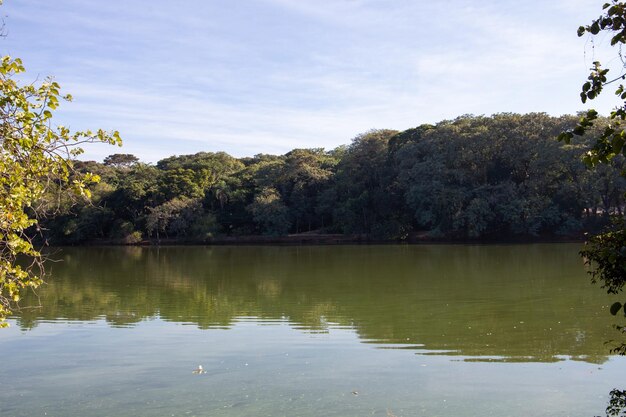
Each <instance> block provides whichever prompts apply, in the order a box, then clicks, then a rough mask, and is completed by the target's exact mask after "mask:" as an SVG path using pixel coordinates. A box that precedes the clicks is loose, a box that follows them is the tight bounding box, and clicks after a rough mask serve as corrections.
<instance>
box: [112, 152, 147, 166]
mask: <svg viewBox="0 0 626 417" xmlns="http://www.w3.org/2000/svg"><path fill="white" fill-rule="evenodd" d="M103 162H104V165H112V166H114V167H117V168H127V167H131V166H133V165H134V164H136V163H137V162H139V158H137V157H136V156H135V155H132V154H129V153H116V154H113V155H109V156H107V157H106V158H104V161H103Z"/></svg>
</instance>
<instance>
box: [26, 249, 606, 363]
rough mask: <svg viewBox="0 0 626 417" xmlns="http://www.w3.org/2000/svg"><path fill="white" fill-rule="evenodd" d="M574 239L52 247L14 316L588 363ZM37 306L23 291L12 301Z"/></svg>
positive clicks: (585, 305)
mask: <svg viewBox="0 0 626 417" xmlns="http://www.w3.org/2000/svg"><path fill="white" fill-rule="evenodd" d="M577 249H578V246H577V245H575V244H573V245H572V244H554V245H552V244H543V245H503V246H470V245H424V246H400V245H398V246H340V247H337V246H332V247H328V246H309V247H162V248H142V247H101V248H63V249H62V251H61V252H60V253H59V258H60V259H61V260H62V262H59V263H55V264H53V265H51V269H52V276H51V277H50V278H49V279H48V281H49V282H48V284H47V285H45V286H44V287H43V288H42V289H41V290H40V292H39V300H40V302H41V308H37V309H24V310H23V311H22V312H21V313H20V315H19V316H18V317H16V321H17V325H18V326H19V327H21V328H22V329H24V330H27V329H31V328H33V327H35V326H37V324H38V322H40V321H57V320H64V321H94V320H101V319H104V320H106V322H107V323H108V324H109V325H110V326H124V327H125V326H134V325H136V324H137V323H139V322H141V321H143V320H147V319H152V318H160V319H162V320H165V321H171V322H177V323H186V324H192V325H195V326H198V327H199V328H201V329H214V328H229V327H231V326H233V325H234V324H235V323H237V322H239V321H241V320H253V321H255V322H256V323H264V324H270V325H271V323H272V322H273V321H274V322H275V321H280V322H284V321H288V322H289V323H290V325H291V326H292V327H294V328H297V329H300V330H302V331H305V332H325V331H329V329H332V328H334V327H348V328H351V329H354V330H355V331H356V332H357V334H358V336H359V338H360V339H361V341H362V342H364V343H373V344H376V345H380V347H392V348H408V349H415V351H416V353H420V354H438V352H445V354H446V355H447V356H450V355H458V356H459V357H460V358H462V359H466V360H472V361H528V362H553V361H558V360H562V359H563V358H570V359H574V360H581V361H587V362H592V363H602V362H604V361H606V359H607V347H606V346H605V345H604V341H605V340H608V339H610V338H611V331H612V330H611V319H610V317H609V316H608V314H607V310H606V308H604V309H602V306H604V305H606V304H608V302H609V300H608V298H607V297H606V296H605V295H603V294H602V292H601V291H594V290H593V288H591V287H590V285H589V282H588V278H587V277H586V276H585V273H584V271H583V270H582V267H581V261H580V259H579V258H578V256H577V254H576V252H577ZM29 303H30V304H37V303H38V300H37V299H36V298H35V297H34V296H31V297H30V298H29V299H27V300H26V301H25V303H24V305H28V304H29Z"/></svg>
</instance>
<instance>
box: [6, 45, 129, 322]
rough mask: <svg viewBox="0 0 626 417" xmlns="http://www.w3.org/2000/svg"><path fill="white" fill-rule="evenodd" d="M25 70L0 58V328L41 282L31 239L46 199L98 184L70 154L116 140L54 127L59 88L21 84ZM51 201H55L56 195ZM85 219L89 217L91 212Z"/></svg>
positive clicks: (15, 61) (84, 192)
mask: <svg viewBox="0 0 626 417" xmlns="http://www.w3.org/2000/svg"><path fill="white" fill-rule="evenodd" d="M22 72H24V66H23V65H22V62H21V60H20V59H12V58H10V57H8V56H5V57H3V58H2V60H1V62H0V123H1V126H0V129H2V133H1V135H0V326H4V325H6V323H5V322H4V320H5V318H6V316H7V315H8V314H9V313H10V312H11V309H12V308H14V307H15V303H17V302H18V301H19V299H20V297H21V296H22V293H23V292H24V290H26V289H28V288H35V287H37V286H38V285H39V284H41V282H42V274H43V272H44V270H43V257H42V255H41V252H40V251H39V250H37V249H36V248H35V246H34V245H33V242H32V237H33V232H35V231H37V230H39V220H40V218H41V217H42V216H43V215H44V214H45V211H46V209H47V208H50V207H51V206H52V204H51V201H50V199H51V197H53V196H59V195H60V193H61V192H63V191H64V190H66V189H68V188H69V189H71V190H72V191H73V192H74V193H75V194H76V195H78V196H83V197H89V196H90V190H89V188H88V185H89V184H91V183H95V182H98V180H99V177H98V176H97V175H94V174H91V173H88V172H86V173H84V174H82V175H77V174H76V172H75V171H74V168H73V162H72V158H73V157H74V156H76V155H78V154H80V153H81V152H82V151H81V148H80V147H78V146H79V145H81V144H83V143H86V142H106V143H111V144H120V143H121V140H120V137H119V134H118V133H117V132H114V133H112V134H108V133H106V132H104V131H102V130H99V131H97V132H91V131H86V132H76V133H71V132H70V130H69V129H68V128H66V127H64V126H58V127H53V126H52V116H53V111H54V110H55V109H56V108H57V107H58V106H59V103H60V101H61V100H67V101H69V100H71V96H69V95H66V96H61V94H60V92H59V90H60V86H59V84H58V83H57V82H55V81H53V80H52V79H46V80H45V81H43V82H41V83H39V84H28V85H25V86H21V85H20V84H19V83H18V82H17V81H16V79H15V77H16V75H17V74H19V73H22ZM55 201H59V200H58V198H57V199H56V200H55ZM90 217H93V215H92V214H90Z"/></svg>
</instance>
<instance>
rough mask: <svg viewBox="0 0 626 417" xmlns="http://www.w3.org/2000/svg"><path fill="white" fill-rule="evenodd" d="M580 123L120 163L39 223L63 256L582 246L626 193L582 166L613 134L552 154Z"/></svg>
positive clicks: (375, 135)
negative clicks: (431, 244)
mask: <svg viewBox="0 0 626 417" xmlns="http://www.w3.org/2000/svg"><path fill="white" fill-rule="evenodd" d="M576 121H577V117H575V116H561V117H551V116H548V115H546V114H543V113H531V114H525V115H519V114H509V113H505V114H496V115H493V116H490V117H486V116H461V117H459V118H456V119H454V120H446V121H442V122H440V123H438V124H436V125H421V126H419V127H417V128H414V129H409V130H406V131H403V132H398V131H394V130H372V131H369V132H366V133H363V134H360V135H358V136H357V137H355V138H354V139H353V140H352V143H351V144H349V145H347V146H340V147H338V148H335V149H332V150H329V151H326V150H324V149H321V148H315V149H294V150H292V151H290V152H288V153H286V154H285V155H266V154H259V155H256V156H254V157H246V158H234V157H232V156H230V155H228V154H226V153H224V152H216V153H212V152H200V153H197V154H194V155H182V156H172V157H169V158H165V159H163V160H160V161H159V162H157V163H156V165H150V164H144V163H141V162H140V161H139V160H138V159H137V158H136V157H134V156H133V155H128V154H116V155H111V156H109V157H107V158H106V159H105V160H104V162H103V163H98V162H93V161H86V162H82V161H80V162H76V164H75V165H76V168H77V169H78V171H79V172H91V173H94V174H97V175H99V176H100V177H101V182H100V183H99V184H97V185H94V186H93V187H92V201H91V202H90V203H84V204H79V205H72V203H71V202H70V201H69V200H68V201H57V202H55V203H52V202H50V204H51V205H52V206H54V208H55V209H54V210H53V214H52V215H50V216H49V217H48V218H47V219H45V220H44V221H43V222H42V223H43V226H44V227H45V229H47V233H46V237H47V239H48V242H49V243H51V244H57V245H61V244H84V243H89V242H106V243H117V244H140V243H142V242H143V243H146V242H152V243H159V242H162V243H176V242H181V243H182V242H184V243H212V242H213V243H228V242H232V243H240V242H246V241H248V242H250V243H263V242H264V241H265V242H280V241H281V239H283V240H284V239H287V241H289V240H291V241H293V242H298V241H302V242H304V243H306V242H307V241H309V242H311V243H333V242H324V239H330V240H333V239H334V240H336V241H378V242H384V241H402V240H406V241H416V240H417V241H419V240H446V241H455V240H459V241H465V240H508V241H516V240H520V241H522V240H523V241H529V240H530V241H532V240H537V241H542V240H561V239H579V238H581V237H582V235H583V233H584V232H594V231H597V230H599V229H601V228H602V227H603V226H605V225H607V224H608V223H609V221H610V217H611V216H612V215H614V214H619V215H622V214H623V210H624V206H625V202H624V196H623V190H624V189H625V185H626V180H625V179H624V178H622V177H621V176H620V171H621V170H622V169H623V168H624V158H623V157H622V156H621V155H620V156H618V157H616V158H615V159H614V160H613V161H612V163H611V164H610V165H608V166H599V167H596V168H595V169H594V170H588V169H586V168H585V166H584V164H583V163H582V162H581V159H580V157H581V155H582V154H583V153H584V152H585V150H587V149H589V147H590V144H591V143H594V141H595V140H594V138H595V137H597V136H599V134H600V132H601V130H602V129H603V127H604V126H606V124H607V123H608V122H607V121H606V120H600V122H599V123H597V125H596V127H595V128H594V129H595V131H594V132H590V134H587V135H586V136H585V137H584V138H582V139H579V140H578V141H577V142H572V144H569V145H566V144H564V143H562V142H558V141H557V140H556V137H557V136H558V134H559V133H560V132H562V131H564V130H566V129H568V128H571V127H573V126H574V125H575V124H576ZM288 235H296V236H295V237H294V236H289V237H287V236H288ZM282 237H285V238H282ZM316 237H317V238H316ZM355 237H356V239H355ZM335 243H336V242H335Z"/></svg>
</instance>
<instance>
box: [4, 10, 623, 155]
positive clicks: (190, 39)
mask: <svg viewBox="0 0 626 417" xmlns="http://www.w3.org/2000/svg"><path fill="white" fill-rule="evenodd" d="M601 5H602V1H592V0H551V1H545V0H541V1H522V2H520V1H519V0H516V1H508V0H504V1H463V0H449V1H446V0H439V1H419V0H411V1H409V0H384V1H383V0H179V1H175V0H174V1H173V0H168V1H164V0H150V1H147V0H133V1H130V0H126V1H121V0H109V1H85V0H54V1H50V0H6V1H5V4H4V6H2V8H1V9H0V11H1V12H2V13H3V15H5V16H6V17H5V22H6V28H7V32H8V36H7V37H6V39H4V40H0V48H2V52H3V53H4V54H10V55H12V56H16V57H21V58H22V59H23V60H24V63H25V65H26V67H27V70H28V72H27V74H26V75H25V76H23V77H22V79H23V80H24V81H28V82H30V81H33V80H35V79H37V78H39V79H41V78H44V77H45V76H47V75H52V76H54V77H55V79H56V80H57V81H58V82H59V83H60V84H61V86H62V87H63V89H64V91H65V92H69V93H71V94H72V95H73V96H74V102H72V103H68V104H64V105H63V106H62V108H61V110H60V111H59V113H58V115H57V116H56V122H57V123H59V124H65V125H68V126H70V127H71V128H72V129H75V130H76V129H85V128H100V127H101V128H105V129H117V130H119V131H120V133H121V134H122V137H123V139H124V146H123V148H122V149H116V148H112V147H107V146H105V145H98V146H91V147H89V148H88V149H87V153H86V154H85V156H84V158H87V159H96V160H101V159H102V158H103V157H104V156H106V155H108V154H111V153H115V152H125V153H133V154H135V155H137V156H139V157H140V158H141V159H142V160H144V161H150V162H155V161H157V160H158V159H160V158H163V157H166V156H170V155H174V154H177V155H180V154H186V153H195V152H198V151H221V150H223V151H226V152H228V153H230V154H232V155H234V156H251V155H254V154H256V153H277V154H280V153H285V152H287V151H289V150H291V149H293V148H305V147H324V148H327V149H329V148H333V147H335V146H338V145H341V144H346V143H349V142H350V140H351V138H353V137H354V136H356V135H357V134H359V133H361V132H364V131H367V130H369V129H373V128H377V129H380V128H389V129H398V130H402V129H407V128H410V127H414V126H417V125H419V124H422V123H435V122H438V121H440V120H443V119H449V118H454V117H456V116H459V115H462V114H470V113H471V114H485V115H490V114H493V113H499V112H519V113H525V112H531V111H540V112H547V113H550V114H552V115H561V114H565V113H574V112H576V111H578V110H582V109H583V108H584V107H583V106H582V104H581V103H580V101H579V99H578V92H579V89H580V85H581V84H582V82H583V81H584V79H585V78H586V76H587V73H588V71H587V69H588V67H589V66H590V63H591V62H592V61H593V60H594V59H596V58H598V55H601V51H602V50H603V48H602V47H601V45H600V44H596V45H595V48H594V47H592V44H591V43H590V41H589V40H588V39H587V38H578V37H577V36H576V28H577V27H578V26H579V25H580V24H584V23H587V22H589V21H590V20H591V19H592V18H593V17H597V16H598V15H599V14H600V12H601ZM605 52H606V50H605ZM600 57H601V56H600ZM612 100H613V97H612V94H611V93H610V92H608V91H607V93H606V94H605V97H601V99H600V100H599V101H598V102H597V103H594V105H595V107H596V108H598V109H599V110H600V111H601V112H604V113H607V112H608V111H609V110H610V109H611V107H612V106H613V105H614V104H615V102H614V101H612Z"/></svg>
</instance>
